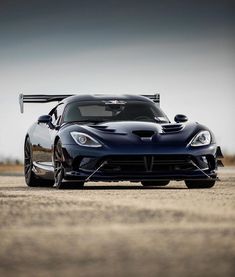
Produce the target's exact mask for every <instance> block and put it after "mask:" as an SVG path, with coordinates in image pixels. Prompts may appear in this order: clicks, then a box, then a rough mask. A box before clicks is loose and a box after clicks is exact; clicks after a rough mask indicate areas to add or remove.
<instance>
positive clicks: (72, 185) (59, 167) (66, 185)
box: [54, 140, 84, 189]
mask: <svg viewBox="0 0 235 277" xmlns="http://www.w3.org/2000/svg"><path fill="white" fill-rule="evenodd" d="M64 173H65V169H64V166H63V150H62V144H61V141H60V140H58V141H57V143H56V145H55V147H54V179H55V183H54V187H55V188H57V189H76V188H81V187H83V186H84V182H80V181H77V182H69V181H67V182H65V181H64Z"/></svg>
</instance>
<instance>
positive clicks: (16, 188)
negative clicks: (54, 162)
mask: <svg viewBox="0 0 235 277" xmlns="http://www.w3.org/2000/svg"><path fill="white" fill-rule="evenodd" d="M182 189H188V188H187V187H183V186H182V187H173V186H158V187H157V186H156V187H154V186H152V187H151V186H149V187H142V186H133V185H130V186H128V185H110V186H109V185H88V186H86V185H85V186H84V187H81V188H80V187H73V188H69V187H68V188H63V189H61V190H58V189H56V188H51V187H31V188H30V187H26V186H25V187H24V186H14V187H13V186H1V187H0V191H29V190H30V191H37V190H38V191H69V190H182ZM0 196H1V195H0Z"/></svg>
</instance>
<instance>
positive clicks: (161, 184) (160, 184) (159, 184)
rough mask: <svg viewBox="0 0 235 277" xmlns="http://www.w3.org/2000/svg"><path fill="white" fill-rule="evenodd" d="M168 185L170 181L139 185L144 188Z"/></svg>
mask: <svg viewBox="0 0 235 277" xmlns="http://www.w3.org/2000/svg"><path fill="white" fill-rule="evenodd" d="M169 183H170V181H168V180H166V181H142V182H141V184H142V185H143V186H145V187H148V186H151V187H152V186H153V187H155V186H166V185H168V184H169Z"/></svg>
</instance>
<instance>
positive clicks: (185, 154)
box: [63, 145, 217, 182]
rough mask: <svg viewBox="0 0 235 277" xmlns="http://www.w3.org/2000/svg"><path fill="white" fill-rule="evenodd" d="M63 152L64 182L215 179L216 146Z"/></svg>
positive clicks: (78, 149)
mask: <svg viewBox="0 0 235 277" xmlns="http://www.w3.org/2000/svg"><path fill="white" fill-rule="evenodd" d="M63 150H64V157H65V159H64V160H65V162H64V167H65V179H66V180H70V181H71V180H83V181H86V180H90V181H136V182H138V181H144V180H195V179H197V180H200V179H203V180H205V178H209V177H210V178H213V179H215V178H216V176H217V173H216V171H217V161H216V145H210V146H207V147H200V148H196V149H195V148H193V149H192V148H191V149H188V148H185V147H169V146H168V147H161V148H159V149H153V148H145V149H143V148H142V149H133V148H131V147H128V149H123V148H122V149H118V151H117V150H116V151H113V150H112V151H111V150H110V149H109V150H108V151H107V149H106V150H101V149H88V151H87V150H85V151H84V150H83V149H82V150H81V149H80V148H76V147H75V148H74V147H72V146H69V147H68V146H66V147H63ZM91 150H92V151H91ZM97 169H98V170H97ZM207 176H209V177H207Z"/></svg>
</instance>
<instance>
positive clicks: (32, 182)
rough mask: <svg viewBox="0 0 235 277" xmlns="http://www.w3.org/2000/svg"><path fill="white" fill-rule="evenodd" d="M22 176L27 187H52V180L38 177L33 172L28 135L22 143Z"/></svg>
mask: <svg viewBox="0 0 235 277" xmlns="http://www.w3.org/2000/svg"><path fill="white" fill-rule="evenodd" d="M24 176H25V183H26V184H27V186H29V187H52V186H53V184H54V182H53V181H51V180H44V179H40V178H38V177H37V176H36V175H35V173H34V172H33V159H32V147H31V142H30V139H29V137H27V138H26V140H25V145H24Z"/></svg>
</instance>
